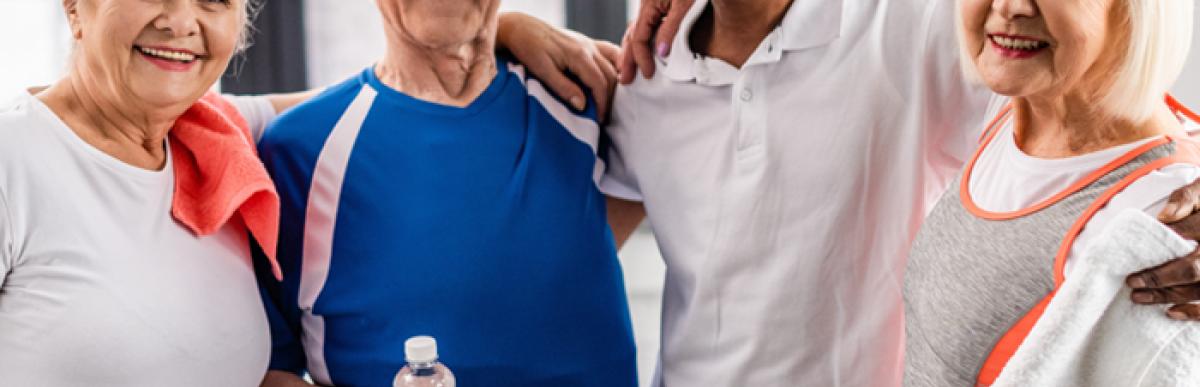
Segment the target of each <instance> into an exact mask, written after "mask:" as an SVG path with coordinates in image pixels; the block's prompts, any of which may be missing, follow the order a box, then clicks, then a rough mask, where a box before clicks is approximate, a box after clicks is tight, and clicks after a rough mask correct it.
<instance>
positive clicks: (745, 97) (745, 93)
mask: <svg viewBox="0 0 1200 387" xmlns="http://www.w3.org/2000/svg"><path fill="white" fill-rule="evenodd" d="M752 99H754V92H752V91H750V89H742V101H746V102H750V100H752Z"/></svg>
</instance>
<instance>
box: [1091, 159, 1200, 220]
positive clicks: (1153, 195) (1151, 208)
mask: <svg viewBox="0 0 1200 387" xmlns="http://www.w3.org/2000/svg"><path fill="white" fill-rule="evenodd" d="M1197 178H1200V166H1196V165H1193V164H1182V163H1181V164H1171V165H1168V166H1165V167H1162V168H1159V169H1157V170H1154V171H1151V172H1150V173H1147V174H1146V175H1145V176H1141V177H1138V178H1137V179H1136V180H1134V181H1133V182H1131V183H1129V186H1128V187H1125V189H1123V190H1121V193H1119V194H1117V195H1115V196H1113V198H1112V201H1111V202H1110V203H1109V206H1110V207H1113V208H1136V209H1140V210H1143V211H1145V212H1147V213H1150V214H1157V213H1158V211H1160V210H1162V208H1163V206H1164V205H1165V204H1166V201H1167V198H1169V197H1170V196H1171V193H1172V192H1175V190H1177V189H1179V188H1182V187H1184V186H1186V185H1188V184H1191V183H1192V182H1193V181H1195V180H1196V179H1197Z"/></svg>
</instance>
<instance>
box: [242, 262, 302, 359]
mask: <svg viewBox="0 0 1200 387" xmlns="http://www.w3.org/2000/svg"><path fill="white" fill-rule="evenodd" d="M253 247H254V271H255V274H256V276H257V279H258V289H259V296H260V297H262V301H263V309H264V311H265V312H266V314H267V322H268V323H269V327H270V330H271V360H270V363H269V366H268V369H270V370H276V371H287V372H291V373H293V374H297V375H302V374H303V373H304V371H305V368H306V364H307V360H306V359H307V358H306V357H305V352H304V345H303V343H302V342H301V340H300V332H301V330H302V329H303V328H302V327H301V325H300V308H299V307H298V306H297V305H296V303H295V302H293V301H294V300H295V297H289V296H287V294H290V293H288V292H287V291H285V290H284V289H285V288H286V287H287V286H286V285H287V284H285V283H283V282H279V281H277V280H276V279H275V276H274V274H273V272H272V270H271V265H270V263H268V261H267V257H266V255H265V254H263V252H262V249H261V248H259V247H258V245H257V244H255V245H254V246H253ZM289 263H290V262H289ZM290 266H291V265H289V267H285V270H288V271H289V275H286V276H284V280H285V281H289V280H291V281H292V282H294V281H296V279H294V277H296V276H295V275H291V274H298V273H295V272H292V271H291V270H290V269H291V267H290Z"/></svg>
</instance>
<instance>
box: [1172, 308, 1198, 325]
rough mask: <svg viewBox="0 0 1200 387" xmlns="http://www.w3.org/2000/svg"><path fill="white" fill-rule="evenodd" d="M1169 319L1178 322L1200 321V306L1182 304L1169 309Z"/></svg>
mask: <svg viewBox="0 0 1200 387" xmlns="http://www.w3.org/2000/svg"><path fill="white" fill-rule="evenodd" d="M1167 317H1170V318H1171V319H1172V320H1178V321H1200V305H1196V304H1181V305H1175V306H1172V307H1170V308H1168V309H1167Z"/></svg>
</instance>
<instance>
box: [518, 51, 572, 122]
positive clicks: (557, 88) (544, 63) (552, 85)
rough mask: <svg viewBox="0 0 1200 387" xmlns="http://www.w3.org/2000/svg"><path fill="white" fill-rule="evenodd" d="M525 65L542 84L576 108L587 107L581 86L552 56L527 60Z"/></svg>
mask: <svg viewBox="0 0 1200 387" xmlns="http://www.w3.org/2000/svg"><path fill="white" fill-rule="evenodd" d="M525 67H528V68H529V72H530V73H532V74H536V75H537V77H538V79H539V80H541V81H542V84H545V85H546V87H547V88H549V89H550V91H551V92H553V93H554V94H555V95H558V96H560V97H562V98H563V99H564V100H566V101H567V102H568V103H570V104H571V107H573V108H575V110H583V109H584V108H586V107H587V99H586V98H584V94H583V89H581V88H579V85H577V84H576V83H575V81H572V80H571V78H568V77H567V75H566V74H565V73H563V71H562V69H561V68H559V67H558V65H557V64H555V62H554V61H553V60H551V59H550V58H542V59H540V60H537V61H531V62H526V63H525Z"/></svg>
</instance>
